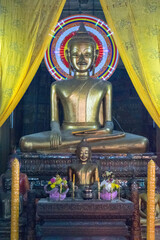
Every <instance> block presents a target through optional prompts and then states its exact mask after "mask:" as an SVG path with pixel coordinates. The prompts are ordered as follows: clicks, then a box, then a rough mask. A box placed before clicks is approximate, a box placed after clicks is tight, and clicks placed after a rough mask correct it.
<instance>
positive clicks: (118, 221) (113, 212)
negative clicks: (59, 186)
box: [37, 198, 134, 240]
mask: <svg viewBox="0 0 160 240" xmlns="http://www.w3.org/2000/svg"><path fill="white" fill-rule="evenodd" d="M133 210H134V206H133V203H132V202H130V201H128V200H124V199H122V200H119V199H115V200H112V201H103V200H72V199H69V198H66V199H65V200H64V201H52V200H49V199H41V200H40V201H39V202H38V204H37V215H38V216H39V217H40V219H41V221H40V222H41V223H39V224H38V225H37V229H38V230H37V239H41V240H49V239H52V240H54V239H56V240H57V239H58V240H59V239H60V240H68V239H70V240H72V239H84V240H86V239H87V240H88V239H89V240H90V239H96V240H102V239H103V240H126V239H130V228H129V226H128V220H131V217H132V214H133ZM38 236H39V237H38ZM77 237H78V238H77Z"/></svg>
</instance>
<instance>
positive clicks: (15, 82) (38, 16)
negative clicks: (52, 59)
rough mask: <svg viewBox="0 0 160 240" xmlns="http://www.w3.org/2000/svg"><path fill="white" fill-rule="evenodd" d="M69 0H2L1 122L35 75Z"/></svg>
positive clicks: (0, 13)
mask: <svg viewBox="0 0 160 240" xmlns="http://www.w3.org/2000/svg"><path fill="white" fill-rule="evenodd" d="M64 3H65V0H52V1H51V0H45V1H44V0H27V1H26V0H10V1H6V0H0V126H2V124H3V123H4V122H5V120H6V119H7V118H8V117H9V115H10V114H11V112H12V111H13V110H14V108H15V107H16V105H17V104H18V102H19V101H20V99H21V98H22V96H23V94H24V93H25V91H26V90H27V88H28V86H29V84H30V82H31V80H32V78H33V77H34V75H35V73H36V71H37V69H38V67H39V65H40V63H41V61H42V59H43V56H44V53H45V50H46V48H47V46H48V44H49V42H50V40H51V38H52V35H53V30H54V27H55V26H56V24H57V21H58V19H59V17H60V14H61V12H62V10H63V7H64Z"/></svg>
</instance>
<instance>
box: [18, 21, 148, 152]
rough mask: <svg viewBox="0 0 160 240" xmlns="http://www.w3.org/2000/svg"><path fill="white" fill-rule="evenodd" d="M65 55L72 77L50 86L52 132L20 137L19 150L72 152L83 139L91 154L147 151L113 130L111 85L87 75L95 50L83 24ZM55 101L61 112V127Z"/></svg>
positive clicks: (135, 139) (135, 140) (141, 141)
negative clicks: (61, 107)
mask: <svg viewBox="0 0 160 240" xmlns="http://www.w3.org/2000/svg"><path fill="white" fill-rule="evenodd" d="M66 56H67V59H68V62H69V66H70V73H71V71H73V72H74V76H73V78H72V79H69V80H63V81H59V82H54V83H53V84H52V86H51V131H46V132H41V133H36V134H31V135H27V136H24V137H22V138H21V139H20V148H21V151H27V152H46V153H49V152H71V153H74V152H75V149H76V145H77V144H78V143H79V142H80V141H81V140H82V139H83V138H85V139H86V141H88V142H89V143H90V145H91V147H92V152H110V153H139V152H146V151H147V147H148V140H147V139H146V138H144V137H141V136H138V135H134V134H129V133H126V134H125V133H124V132H118V131H113V122H112V85H111V83H110V82H109V81H104V80H101V79H97V78H93V77H92V78H91V77H90V72H92V75H93V76H94V69H95V62H96V58H97V56H98V51H97V50H96V43H95V41H94V39H93V38H92V37H91V36H90V35H89V34H88V32H87V31H86V29H85V27H84V25H83V23H82V24H81V25H80V27H79V30H78V31H77V33H76V34H75V35H74V36H73V37H72V38H71V39H70V41H69V42H68V49H67V50H66ZM58 101H60V102H61V104H62V106H63V112H64V120H63V124H62V126H60V124H59V109H58ZM100 119H101V121H100ZM100 122H101V123H100Z"/></svg>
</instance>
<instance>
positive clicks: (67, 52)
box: [65, 49, 70, 62]
mask: <svg viewBox="0 0 160 240" xmlns="http://www.w3.org/2000/svg"><path fill="white" fill-rule="evenodd" d="M65 54H66V57H67V61H68V62H69V57H70V54H69V51H68V49H67V50H66V51H65Z"/></svg>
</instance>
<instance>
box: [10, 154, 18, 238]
mask: <svg viewBox="0 0 160 240" xmlns="http://www.w3.org/2000/svg"><path fill="white" fill-rule="evenodd" d="M18 239H19V161H18V160H17V159H16V158H15V159H14V160H13V162H12V189H11V240H18Z"/></svg>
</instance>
